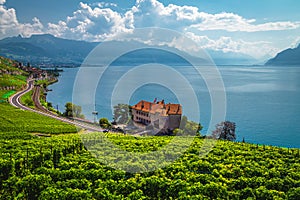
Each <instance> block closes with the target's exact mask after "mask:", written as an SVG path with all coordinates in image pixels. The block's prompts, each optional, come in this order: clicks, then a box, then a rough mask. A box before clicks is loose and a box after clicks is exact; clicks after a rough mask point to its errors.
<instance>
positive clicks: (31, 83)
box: [9, 80, 103, 132]
mask: <svg viewBox="0 0 300 200" xmlns="http://www.w3.org/2000/svg"><path fill="white" fill-rule="evenodd" d="M33 88H34V80H29V81H28V82H27V87H26V89H24V90H22V91H20V92H18V93H16V94H14V95H13V96H11V97H10V98H9V103H10V104H11V105H13V106H14V107H17V108H21V109H23V110H29V111H32V112H35V113H38V114H41V115H45V116H47V117H52V118H54V119H57V120H60V121H62V122H66V123H69V124H73V125H75V126H78V127H80V128H83V129H86V130H89V131H96V132H101V131H103V129H101V128H100V127H97V126H92V125H88V124H84V123H81V122H77V121H73V120H70V119H67V118H64V117H59V116H57V115H55V114H53V113H52V112H50V111H48V110H47V109H45V108H44V107H43V106H42V105H41V104H40V102H39V99H38V100H36V99H34V102H35V104H36V106H37V108H38V109H39V110H34V109H32V108H28V107H26V106H24V105H22V104H21V103H20V98H21V96H23V95H24V94H26V93H27V92H29V91H31V90H32V89H33ZM37 90H38V89H37ZM38 92H39V90H38ZM34 96H35V97H36V96H38V95H36V94H35V95H34Z"/></svg>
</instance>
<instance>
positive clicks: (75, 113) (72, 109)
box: [63, 102, 84, 118]
mask: <svg viewBox="0 0 300 200" xmlns="http://www.w3.org/2000/svg"><path fill="white" fill-rule="evenodd" d="M81 112H82V108H81V106H78V105H75V104H73V103H71V102H68V103H66V105H65V112H64V114H63V115H64V116H65V117H78V118H84V115H83V114H81Z"/></svg>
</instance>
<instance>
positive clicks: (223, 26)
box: [0, 0, 300, 59]
mask: <svg viewBox="0 0 300 200" xmlns="http://www.w3.org/2000/svg"><path fill="white" fill-rule="evenodd" d="M299 8H300V1H299V0H189V1H183V0H136V1H134V0H118V1H112V0H110V1H109V0H102V1H101V0H0V39H3V38H5V37H11V36H17V35H22V36H23V37H30V36H31V35H32V34H44V33H49V34H53V35H55V36H57V37H61V38H68V39H75V40H85V41H105V40H107V39H109V38H111V37H113V36H115V35H117V34H119V33H123V32H125V33H126V32H130V31H131V30H133V29H135V28H143V27H161V28H167V29H171V30H175V31H179V32H181V33H183V34H184V35H186V36H188V37H189V38H191V39H193V40H194V41H195V42H197V43H198V44H199V46H200V47H201V48H203V49H207V50H215V51H223V52H233V53H240V54H245V55H249V56H252V57H254V58H256V59H264V58H267V57H272V56H275V55H276V53H278V52H279V51H281V50H284V49H286V48H290V47H296V45H298V44H299V42H300V12H299Z"/></svg>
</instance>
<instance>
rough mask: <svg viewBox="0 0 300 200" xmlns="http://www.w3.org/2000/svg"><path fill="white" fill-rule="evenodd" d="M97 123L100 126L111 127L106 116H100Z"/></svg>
mask: <svg viewBox="0 0 300 200" xmlns="http://www.w3.org/2000/svg"><path fill="white" fill-rule="evenodd" d="M99 125H100V126H101V128H111V123H110V122H109V121H108V119H107V118H101V119H100V120H99Z"/></svg>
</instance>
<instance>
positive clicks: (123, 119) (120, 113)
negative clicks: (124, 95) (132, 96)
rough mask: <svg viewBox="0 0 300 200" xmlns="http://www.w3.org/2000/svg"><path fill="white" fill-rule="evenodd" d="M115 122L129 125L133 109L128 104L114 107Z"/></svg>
mask: <svg viewBox="0 0 300 200" xmlns="http://www.w3.org/2000/svg"><path fill="white" fill-rule="evenodd" d="M114 119H115V122H117V123H120V124H127V123H129V121H130V119H131V109H130V106H129V105H127V104H118V105H116V106H114Z"/></svg>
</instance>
